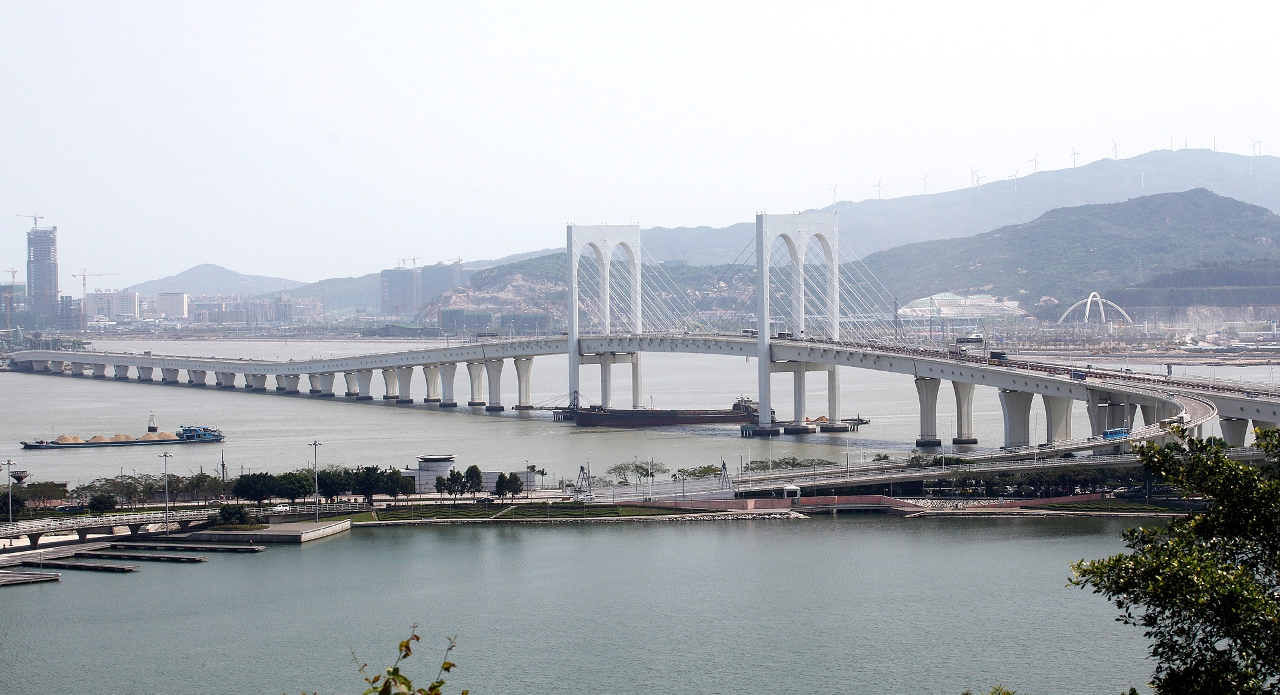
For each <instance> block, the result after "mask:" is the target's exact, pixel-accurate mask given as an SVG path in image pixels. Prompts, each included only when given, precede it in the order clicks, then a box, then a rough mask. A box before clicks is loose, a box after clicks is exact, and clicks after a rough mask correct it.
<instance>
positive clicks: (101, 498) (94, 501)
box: [89, 492, 116, 514]
mask: <svg viewBox="0 0 1280 695" xmlns="http://www.w3.org/2000/svg"><path fill="white" fill-rule="evenodd" d="M115 508H116V496H115V495H111V494H107V493H105V492H100V493H98V494H96V495H94V496H92V497H90V498H89V512H90V513H92V514H102V513H104V512H109V511H111V510H112V509H115Z"/></svg>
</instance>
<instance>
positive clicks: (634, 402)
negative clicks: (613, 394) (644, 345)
mask: <svg viewBox="0 0 1280 695" xmlns="http://www.w3.org/2000/svg"><path fill="white" fill-rule="evenodd" d="M642 387H643V382H642V381H641V374H640V353H638V352H635V353H632V354H631V407H632V408H633V409H634V408H641V407H643V406H644V404H643V402H642V401H641V399H642V398H643V397H644V393H643V388H642Z"/></svg>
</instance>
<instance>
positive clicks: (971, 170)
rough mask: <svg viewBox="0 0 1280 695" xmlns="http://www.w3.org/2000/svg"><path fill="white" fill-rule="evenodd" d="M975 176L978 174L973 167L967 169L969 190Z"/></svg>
mask: <svg viewBox="0 0 1280 695" xmlns="http://www.w3.org/2000/svg"><path fill="white" fill-rule="evenodd" d="M977 176H978V172H977V171H976V170H975V169H974V168H973V167H969V188H973V185H974V184H973V182H974V180H975V178H976V177H977Z"/></svg>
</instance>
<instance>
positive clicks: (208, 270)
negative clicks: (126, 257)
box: [132, 149, 1280, 312]
mask: <svg viewBox="0 0 1280 695" xmlns="http://www.w3.org/2000/svg"><path fill="white" fill-rule="evenodd" d="M1197 188H1200V189H1207V190H1208V191H1212V192H1213V193H1214V194H1217V195H1218V196H1223V197H1229V198H1234V199H1235V201H1239V202H1244V203H1250V204H1252V205H1255V206H1261V207H1264V208H1268V209H1270V210H1280V158H1276V157H1269V156H1259V157H1245V156H1242V155H1236V154H1227V153H1222V152H1212V151H1210V150H1193V149H1183V150H1177V151H1170V150H1159V151H1155V152H1148V153H1146V154H1142V155H1138V156H1136V157H1132V158H1129V159H1120V160H1111V159H1105V160H1100V161H1096V162H1093V163H1091V164H1087V165H1084V166H1081V167H1078V168H1070V169H1058V170H1054V171H1043V172H1039V173H1034V174H1031V175H1029V176H1023V177H1020V178H1018V179H1017V181H1016V182H1015V181H1013V180H999V181H993V182H990V183H985V184H983V185H982V186H981V187H972V188H965V189H961V190H957V191H947V192H943V193H933V194H929V195H913V196H905V197H900V198H890V199H886V200H864V201H861V202H857V203H853V202H840V203H836V204H835V205H834V206H831V207H829V208H827V209H832V208H834V209H835V210H836V211H837V212H838V213H839V215H840V236H841V245H842V247H843V248H842V255H843V256H846V257H848V255H849V253H850V252H852V253H855V254H857V255H859V256H862V257H866V258H867V262H868V264H869V265H877V264H883V271H884V273H885V277H882V278H881V279H882V280H884V281H885V283H886V284H888V285H890V287H891V289H894V292H895V294H898V296H899V298H904V299H914V298H917V297H920V296H925V295H927V294H930V293H932V292H931V291H929V290H930V288H935V287H942V286H945V287H947V288H951V289H964V288H976V287H984V286H986V285H991V287H992V288H991V290H990V291H991V292H993V293H997V294H1008V295H1010V296H1017V297H1019V298H1021V299H1025V298H1026V295H1029V294H1035V293H1037V292H1041V291H1044V296H1054V297H1057V295H1058V294H1070V292H1069V291H1068V290H1070V291H1075V290H1082V289H1084V288H1085V287H1088V288H1090V289H1107V288H1110V287H1118V286H1121V285H1122V284H1128V283H1131V282H1136V281H1138V280H1140V279H1141V278H1142V277H1143V275H1142V273H1148V274H1149V273H1151V272H1153V268H1155V267H1156V266H1158V265H1159V264H1160V263H1164V262H1165V261H1164V260H1162V259H1164V258H1165V257H1164V256H1163V255H1161V254H1154V255H1153V254H1152V253H1144V252H1142V251H1136V252H1135V253H1136V254H1137V255H1136V256H1133V257H1129V258H1128V260H1126V261H1124V262H1125V263H1128V264H1130V265H1131V266H1132V267H1133V268H1134V269H1135V271H1141V272H1140V274H1138V275H1132V274H1124V273H1122V272H1120V268H1119V267H1116V268H1112V269H1111V270H1103V271H1098V270H1097V269H1090V268H1089V267H1088V266H1085V267H1084V270H1083V271H1081V266H1078V265H1073V266H1072V268H1073V269H1074V270H1073V272H1084V273H1085V275H1082V276H1080V278H1079V280H1078V281H1077V282H1076V283H1075V284H1076V286H1071V287H1068V286H1067V285H1064V284H1063V283H1062V282H1060V281H1058V280H1049V279H1040V280H1037V281H1036V282H1037V283H1041V284H1036V283H1022V284H1023V285H1026V286H1018V287H1012V286H1011V287H1005V286H1004V285H1003V284H1001V283H1000V282H997V281H996V280H997V278H995V277H988V278H986V279H985V280H982V281H981V282H978V279H980V278H979V277H978V276H979V275H981V273H978V274H976V275H974V276H973V277H972V278H971V279H969V280H964V279H962V277H963V276H962V275H957V274H954V273H950V272H947V273H943V275H942V276H939V277H937V278H933V279H931V280H929V281H928V282H925V281H924V280H922V279H921V278H923V277H924V275H925V273H924V272H923V271H922V269H923V268H924V267H926V266H916V267H915V268H906V269H903V270H902V271H901V272H899V271H898V270H896V269H895V268H896V264H897V263H898V259H900V258H907V257H914V254H915V253H916V251H914V250H913V251H906V250H903V251H901V252H900V254H898V255H895V254H890V255H887V256H882V257H878V258H875V259H873V258H872V257H871V256H872V255H873V254H876V253H877V252H883V251H886V250H889V249H894V248H896V247H902V246H903V245H910V244H913V243H920V242H934V241H940V240H947V239H961V238H965V237H973V235H975V234H976V235H979V236H982V233H984V232H990V231H991V230H992V229H997V232H999V231H1000V229H999V228H1004V227H1009V226H1016V225H1022V224H1023V223H1027V222H1028V221H1030V220H1036V221H1037V222H1041V220H1040V219H1039V218H1041V217H1042V216H1044V215H1045V214H1046V213H1048V212H1050V211H1055V212H1057V213H1058V214H1059V215H1063V214H1066V213H1062V212H1061V211H1062V210H1064V209H1070V208H1076V207H1078V206H1083V205H1105V204H1112V203H1122V202H1123V201H1127V200H1129V199H1131V198H1132V199H1142V198H1143V197H1144V196H1145V197H1153V196H1154V195H1155V194H1161V193H1172V192H1180V191H1188V190H1190V189H1197ZM1146 204H1147V203H1144V204H1142V205H1146ZM1051 219H1057V218H1051ZM1059 221H1060V222H1061V220H1059ZM1050 223H1051V221H1045V222H1043V224H1050ZM1082 223H1083V222H1082ZM754 228H755V225H754V222H753V221H744V222H742V223H739V224H735V225H731V226H728V227H721V228H712V227H692V228H691V227H676V228H664V227H655V228H651V229H646V230H644V231H643V232H642V239H643V245H644V249H645V254H646V258H647V259H649V260H657V261H670V260H679V261H685V262H687V263H688V264H690V265H693V266H716V265H726V264H734V263H741V262H743V261H744V260H745V259H748V258H750V257H751V255H752V253H753V247H752V241H753V237H754ZM1001 233H1003V232H1001ZM986 238H988V237H983V239H986ZM1272 238H1275V237H1272ZM974 239H975V242H974V244H977V246H973V245H967V246H966V245H961V247H956V248H957V250H956V253H960V254H961V255H963V254H965V253H969V252H971V251H975V250H976V249H977V248H978V247H979V246H982V245H983V244H985V243H986V242H985V241H984V240H978V239H977V237H974ZM962 247H963V248H964V249H968V250H963V251H962V250H959V249H960V248H962ZM930 248H931V249H932V248H933V247H930ZM939 249H940V247H939ZM556 253H560V254H563V250H562V249H560V248H548V249H542V250H538V251H531V252H525V253H519V254H514V255H511V256H506V257H503V258H498V259H494V260H487V261H472V262H468V263H464V264H463V267H464V268H466V269H467V270H469V271H476V272H479V271H484V270H486V269H493V268H499V267H506V266H509V265H514V266H519V265H520V264H521V262H524V261H528V260H531V259H536V258H538V257H541V256H547V255H549V254H556ZM922 260H925V261H930V259H922ZM936 260H937V259H932V261H931V262H933V261H936ZM1176 260H1178V259H1176V258H1175V259H1172V260H1171V261H1170V262H1173V261H1176ZM1187 260H1189V261H1194V260H1197V259H1195V258H1191V259H1187ZM1094 262H1096V263H1103V259H1095V261H1094ZM1119 262H1120V259H1118V258H1113V259H1107V260H1106V263H1110V264H1113V265H1114V264H1115V263H1119ZM1144 264H1145V270H1143V268H1142V266H1143V265H1144ZM933 265H936V262H933ZM933 265H929V266H927V267H933ZM952 265H956V264H955V263H953V264H952ZM1184 265H1185V264H1184ZM966 267H968V266H966ZM1108 267H1110V266H1108ZM1173 267H1174V266H1173V265H1168V266H1165V267H1164V268H1173ZM1023 269H1024V270H1025V269H1026V268H1023ZM1160 269H1163V268H1160ZM878 272H879V271H878ZM1014 272H1016V270H1015V271H1014ZM1025 274H1030V270H1028V273H1025ZM912 277H914V278H915V279H914V280H913V279H910V278H912ZM1037 288H1039V289H1037ZM132 289H136V290H137V291H139V292H143V293H148V294H150V293H155V292H166V291H180V292H188V293H190V294H218V293H221V294H241V295H246V296H247V295H254V294H270V293H277V292H280V291H282V290H288V291H291V292H293V293H294V294H295V296H298V297H323V299H324V301H325V305H326V306H327V307H328V308H329V309H330V310H334V311H339V312H343V311H348V310H352V309H357V308H364V309H369V310H375V309H376V307H377V306H378V303H379V294H380V284H379V279H378V273H370V274H367V275H362V276H359V277H349V278H330V279H327V280H322V281H320V282H316V283H306V284H304V283H301V282H298V281H294V280H285V279H283V278H264V277H259V276H249V275H241V274H239V273H235V272H233V271H230V270H227V269H225V268H220V267H218V266H214V265H202V266H197V267H195V268H192V269H190V270H187V271H184V272H183V273H179V274H178V275H174V276H171V277H168V278H163V279H161V280H153V281H151V282H145V283H141V284H139V285H136V286H134V287H133V288H132ZM1019 290H1022V291H1025V293H1024V292H1019ZM1039 296H1040V295H1037V296H1036V297H1033V298H1032V299H1033V300H1035V301H1038V300H1039ZM1059 299H1061V298H1059ZM1033 303H1034V302H1033Z"/></svg>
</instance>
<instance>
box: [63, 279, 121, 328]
mask: <svg viewBox="0 0 1280 695" xmlns="http://www.w3.org/2000/svg"><path fill="white" fill-rule="evenodd" d="M119 274H120V273H90V272H89V271H88V270H81V271H80V272H78V273H72V274H71V277H73V278H80V287H81V290H80V291H81V294H80V297H81V299H80V328H81V329H82V330H83V329H84V327H85V323H84V312H85V311H86V307H85V304H87V303H88V302H89V278H100V277H106V276H107V275H119Z"/></svg>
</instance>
